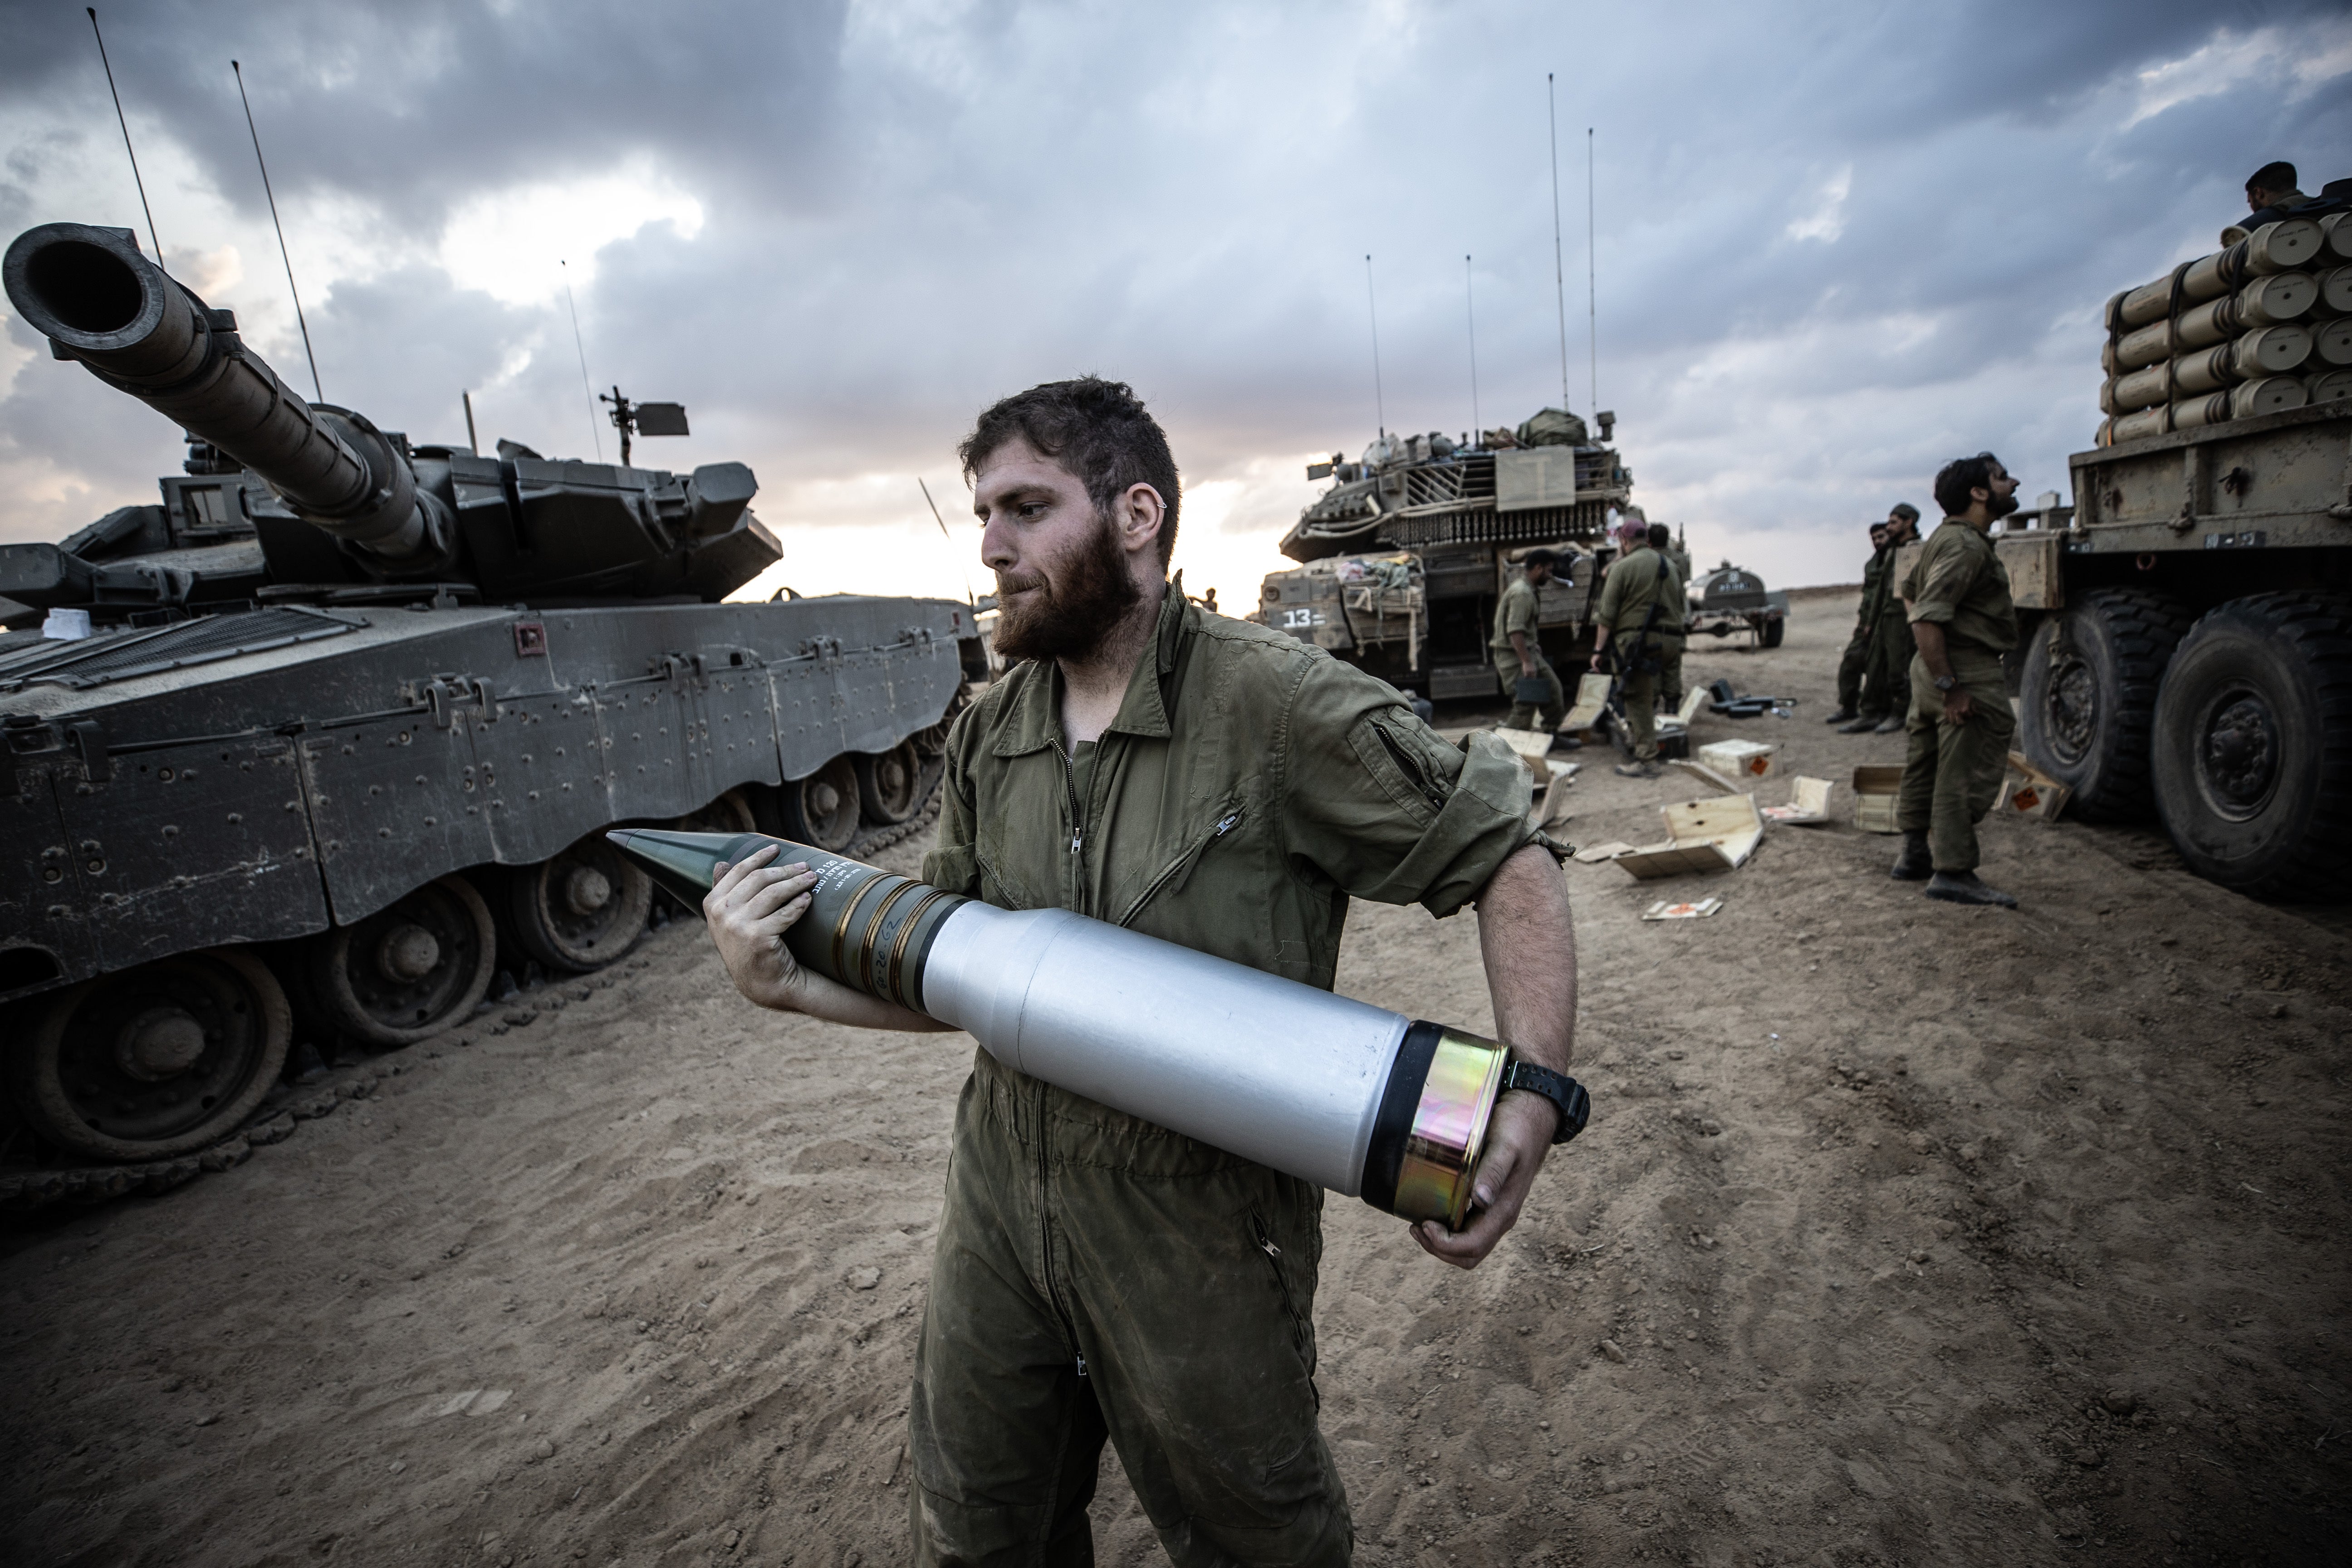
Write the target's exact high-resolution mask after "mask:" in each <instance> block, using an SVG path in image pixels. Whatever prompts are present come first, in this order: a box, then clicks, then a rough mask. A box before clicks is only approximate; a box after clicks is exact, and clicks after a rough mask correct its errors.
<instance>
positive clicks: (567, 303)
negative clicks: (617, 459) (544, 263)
mask: <svg viewBox="0 0 2352 1568" xmlns="http://www.w3.org/2000/svg"><path fill="white" fill-rule="evenodd" d="M556 265H557V266H558V267H561V268H563V308H564V309H565V310H569V311H571V312H572V348H573V349H574V350H575V351H577V352H578V353H579V355H580V390H581V391H582V392H583V393H585V394H586V395H587V397H588V439H589V440H590V441H591V442H592V443H593V444H594V446H595V448H596V460H597V461H598V462H600V463H601V462H603V461H604V433H603V432H602V431H600V430H598V429H597V428H596V425H597V419H596V389H595V387H593V385H591V384H589V381H588V345H587V343H586V342H583V341H582V339H581V336H580V307H579V306H578V305H575V304H573V303H572V263H570V262H569V261H558V262H557V263H556Z"/></svg>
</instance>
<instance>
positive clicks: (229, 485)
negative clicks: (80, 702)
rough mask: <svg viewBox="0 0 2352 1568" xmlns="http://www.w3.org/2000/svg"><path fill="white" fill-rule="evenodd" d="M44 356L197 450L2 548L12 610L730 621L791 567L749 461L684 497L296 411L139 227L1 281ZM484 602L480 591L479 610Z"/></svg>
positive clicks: (582, 469) (77, 229)
mask: <svg viewBox="0 0 2352 1568" xmlns="http://www.w3.org/2000/svg"><path fill="white" fill-rule="evenodd" d="M0 279H5V286H6V289H7V291H8V297H9V299H10V300H11V301H12V302H13V303H14V304H15V305H16V310H18V312H19V313H20V314H22V315H23V316H24V318H25V320H26V322H28V323H29V324H30V325H31V326H33V327H34V328H35V329H36V330H37V331H40V332H42V333H44V334H45V335H46V336H47V338H48V340H49V342H50V345H51V352H52V353H55V354H56V356H57V357H58V358H59V359H67V360H78V361H79V362H80V363H82V364H83V365H84V366H85V367H86V368H87V369H88V370H89V372H90V373H91V374H94V375H96V376H97V377H98V378H99V379H100V380H101V381H103V382H105V383H106V384H108V385H110V386H112V387H115V388H117V389H119V390H121V391H122V392H125V393H128V394H130V395H131V396H134V397H136V398H138V399H139V400H140V401H141V402H142V403H145V404H146V405H148V406H149V407H151V408H153V409H154V410H155V411H156V412H158V413H159V414H162V415H163V416H165V417H167V418H169V419H171V420H172V421H173V423H175V424H177V425H178V426H180V427H181V428H182V429H184V430H185V431H186V432H187V433H188V437H189V440H190V442H191V445H192V446H193V447H194V456H193V457H192V458H191V459H190V461H189V463H188V468H189V473H190V476H191V477H190V478H189V479H165V480H164V481H163V489H164V501H163V505H162V506H159V507H134V508H125V509H123V510H121V511H118V512H116V513H114V514H112V515H111V516H110V517H108V518H106V519H103V520H101V521H100V522H98V523H97V524H94V525H93V526H92V527H90V528H88V529H85V530H83V531H81V532H80V533H79V534H76V535H75V536H74V537H72V538H71V539H68V540H67V541H65V542H63V543H61V544H20V545H10V546H6V547H5V548H0V595H5V596H7V597H9V598H12V599H16V600H17V601H19V602H21V603H24V604H27V605H35V606H48V607H55V606H61V605H67V606H70V605H86V606H90V607H93V608H96V609H99V610H100V611H101V612H106V611H110V610H120V611H122V612H135V611H136V610H138V609H139V608H141V607H142V606H147V607H152V606H155V605H167V606H169V605H191V604H202V603H205V602H206V601H212V602H218V601H222V600H244V599H262V600H265V601H274V602H288V601H299V600H305V599H308V600H313V601H319V600H334V599H341V600H347V601H348V600H367V601H373V602H381V601H383V600H385V599H388V598H398V597H402V596H411V595H422V596H434V597H440V598H443V599H444V600H445V602H446V599H447V598H449V597H451V596H454V597H456V598H457V599H458V600H459V601H463V600H466V599H471V598H486V599H491V600H497V601H502V602H511V601H515V600H522V601H526V602H529V601H533V600H538V599H542V598H548V597H551V596H562V597H566V598H578V597H583V596H593V597H611V598H614V599H620V600H626V599H647V598H666V599H667V598H677V597H688V598H693V599H699V600H704V601H711V602H715V601H717V600H719V599H720V598H723V597H724V596H725V595H727V594H728V593H729V592H730V590H732V589H735V588H738V587H740V586H741V585H742V584H745V583H747V582H749V581H751V578H752V577H754V576H756V575H758V574H759V573H760V572H761V571H762V570H763V569H764V568H766V567H767V566H768V565H770V564H771V563H773V562H775V561H776V560H778V559H779V558H780V556H781V554H782V552H781V550H780V548H779V547H778V545H777V542H776V541H775V538H774V536H773V535H772V534H770V533H769V532H768V531H767V530H766V529H764V528H762V527H761V525H760V523H759V521H757V520H756V519H755V518H753V517H752V516H751V513H750V512H749V511H748V510H746V509H747V507H748V505H749V503H750V501H751V496H752V493H753V491H754V490H755V489H757V484H756V481H754V480H753V479H752V477H751V469H750V468H746V467H745V466H744V465H742V464H740V463H713V464H709V465H706V466H704V467H702V468H697V469H696V470H695V471H694V472H693V474H691V475H690V476H688V477H686V478H684V479H681V478H679V477H677V476H676V475H674V474H670V473H667V472H666V471H662V470H657V469H644V468H622V467H615V466H611V465H606V464H602V463H583V462H553V461H549V460H547V459H544V458H541V457H540V456H539V455H538V454H537V453H535V452H533V451H531V450H530V448H528V447H520V446H517V445H514V444H512V443H509V442H501V443H499V451H498V453H497V454H496V455H495V456H487V457H486V456H484V455H482V454H479V453H477V452H475V451H473V450H472V449H471V448H469V447H435V446H427V447H412V446H411V445H410V444H409V442H408V440H407V438H406V437H404V436H403V435H401V434H399V433H398V432H389V431H384V430H381V429H379V428H377V426H375V425H374V424H373V423H372V422H371V421H370V420H369V419H368V418H367V417H366V416H364V415H362V414H359V413H356V412H353V411H352V410H351V409H347V408H340V407H336V406H334V405H331V404H323V403H320V404H313V403H309V402H306V401H304V400H303V399H302V398H301V397H299V396H298V395H296V394H295V393H294V392H293V391H292V390H291V389H289V387H288V386H287V385H286V384H285V383H284V382H283V381H281V380H279V379H278V376H277V374H275V373H274V372H272V371H271V370H270V368H269V366H268V364H266V363H263V361H262V360H261V358H260V356H259V355H257V354H256V353H254V352H253V351H252V350H251V349H250V348H248V347H247V346H246V345H245V344H244V343H243V342H241V341H240V340H239V338H238V336H237V331H236V317H235V316H234V314H233V313H231V312H230V311H227V310H214V309H212V308H211V307H209V306H207V305H206V304H205V302H204V300H201V299H199V298H197V296H196V295H195V293H194V291H193V290H191V289H188V288H186V287H185V286H184V285H183V284H180V283H177V282H175V281H173V279H170V278H169V277H167V276H165V275H164V273H163V269H162V268H159V267H157V266H156V265H155V264H154V263H153V262H152V261H151V260H149V259H148V258H146V257H145V256H143V255H142V254H141V253H140V250H139V246H138V242H137V240H136V238H135V237H133V235H132V234H131V231H130V230H128V229H118V228H99V227H93V226H89V225H84V224H69V223H53V224H44V225H42V226H39V227H37V228H33V229H28V230H26V232H25V233H23V234H21V235H19V236H18V237H16V241H15V243H13V244H12V245H10V246H9V247H8V251H7V255H6V258H5V262H0ZM467 590H471V592H470V593H469V592H467Z"/></svg>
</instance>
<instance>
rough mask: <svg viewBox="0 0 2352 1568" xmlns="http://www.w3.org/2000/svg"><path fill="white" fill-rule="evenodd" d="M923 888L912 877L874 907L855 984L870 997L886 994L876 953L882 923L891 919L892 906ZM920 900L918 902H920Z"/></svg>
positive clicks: (859, 948)
mask: <svg viewBox="0 0 2352 1568" xmlns="http://www.w3.org/2000/svg"><path fill="white" fill-rule="evenodd" d="M921 887H922V884H921V883H920V882H918V881H916V880H915V879H912V878H911V877H910V878H908V879H906V880H905V881H902V882H900V883H899V884H898V886H897V887H895V888H893V889H890V890H889V891H888V892H887V893H885V894H884V895H883V896H882V900H881V901H880V902H879V903H877V904H876V905H875V906H874V918H873V919H871V920H869V921H866V937H865V940H864V941H862V942H859V943H858V944H857V978H856V981H855V982H854V983H853V984H856V986H857V988H858V989H859V990H861V991H863V992H865V993H866V994H867V995H869V996H881V995H883V994H884V993H883V990H882V974H881V968H882V959H881V957H880V956H879V955H878V954H877V953H876V952H875V951H874V947H875V942H876V941H877V938H879V937H880V936H881V934H882V922H883V921H886V920H887V919H889V918H890V908H891V906H892V905H894V904H896V903H897V902H898V900H900V899H903V898H905V897H906V896H907V895H908V893H912V892H916V891H918V890H919V889H921ZM919 901H920V900H918V902H919Z"/></svg>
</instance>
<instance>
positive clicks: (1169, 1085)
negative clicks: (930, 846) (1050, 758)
mask: <svg viewBox="0 0 2352 1568" xmlns="http://www.w3.org/2000/svg"><path fill="white" fill-rule="evenodd" d="M605 837H608V838H609V839H611V840H612V841H613V843H614V844H615V845H617V846H619V847H620V848H621V849H622V850H623V851H624V852H625V853H627V854H629V855H631V856H633V857H635V858H636V859H637V860H638V861H639V862H641V863H642V864H643V865H644V866H645V867H646V869H647V870H648V871H650V872H651V873H652V874H653V876H654V878H655V879H656V880H657V881H659V882H660V883H661V884H662V885H663V886H664V887H666V888H667V889H669V890H670V891H671V892H673V893H675V894H676V895H677V896H678V897H680V898H682V899H685V900H688V901H689V902H691V903H694V904H696V905H699V904H700V902H701V901H702V899H703V897H704V895H706V894H708V893H709V891H710V889H711V886H712V884H713V882H714V881H715V880H716V876H715V873H716V871H717V868H718V867H719V865H720V864H721V863H728V864H733V863H737V862H740V861H741V860H744V859H746V858H749V857H751V855H753V854H754V853H756V852H758V851H759V850H760V849H761V848H764V847H768V846H770V845H775V846H778V847H779V850H778V854H777V856H776V858H775V860H774V861H772V864H777V865H783V864H789V863H791V862H793V861H805V862H806V863H807V865H808V868H809V869H810V870H812V871H814V872H815V873H816V875H817V885H816V888H815V889H814V894H813V896H812V898H811V900H810V906H809V909H808V911H807V912H806V913H805V914H803V916H802V917H801V918H800V920H799V921H797V922H795V923H794V924H793V928H792V929H791V931H788V932H787V933H786V934H785V938H784V942H785V946H786V947H787V948H788V949H789V950H790V951H791V952H792V954H793V958H794V959H795V960H796V961H797V962H799V963H801V964H803V966H805V967H807V968H809V969H811V970H813V971H814V972H815V973H819V974H823V975H824V976H826V977H827V978H829V979H833V980H836V981H839V982H840V983H841V984H845V985H848V986H851V987H852V988H854V989H856V990H858V991H862V992H865V993H866V994H868V995H871V996H877V997H881V998H883V999H885V1000H887V1001H891V1002H896V1003H898V1004H900V1005H903V1006H906V1007H908V1008H911V1009H913V1010H915V1011H916V1012H919V1013H922V1014H925V1015H926V1016H930V1017H933V1018H937V1019H939V1020H940V1022H942V1023H946V1024H951V1025H953V1026H956V1027H958V1028H960V1029H963V1030H965V1031H967V1032H969V1033H970V1034H971V1036H972V1037H973V1038H975V1039H977V1040H978V1041H979V1042H980V1044H981V1046H982V1047H983V1048H984V1049H986V1050H987V1052H988V1053H989V1054H990V1055H991V1056H992V1057H994V1058H996V1059H997V1060H999V1061H1001V1062H1003V1064H1004V1065H1005V1066H1007V1067H1010V1068H1014V1069H1015V1070H1017V1071H1021V1072H1025V1073H1028V1074H1031V1075H1032V1076H1034V1077H1036V1078H1040V1079H1045V1081H1046V1082H1047V1083H1050V1084H1053V1085H1055V1087H1057V1088H1060V1089H1067V1090H1069V1091H1070V1092H1072V1093H1074V1094H1080V1095H1084V1096H1085V1097H1087V1099H1089V1100H1097V1101H1098V1102H1100V1103H1101V1104H1104V1105H1107V1106H1109V1107H1110V1108H1111V1109H1112V1110H1121V1111H1125V1112H1126V1113H1127V1114H1129V1115H1130V1116H1135V1117H1139V1118H1141V1119H1142V1120H1144V1121H1150V1122H1154V1123H1157V1124H1158V1125H1160V1126H1162V1127H1166V1128H1168V1129H1170V1130H1171V1131H1177V1132H1181V1133H1182V1134H1184V1135H1185V1136H1186V1137H1188V1138H1194V1139H1198V1140H1199V1141H1200V1142H1203V1143H1207V1144H1210V1145H1212V1146H1213V1147H1215V1148H1219V1149H1223V1150H1225V1151H1227V1152H1230V1153H1234V1154H1238V1155H1241V1156H1242V1157H1244V1159H1249V1160H1254V1161H1255V1162H1257V1163H1260V1164H1262V1165H1268V1166H1271V1167H1273V1168H1274V1169H1275V1170H1277V1171H1281V1172H1284V1173H1286V1174H1289V1175H1293V1176H1297V1177H1299V1178H1300V1179H1302V1180H1305V1181H1309V1182H1313V1183H1315V1184H1317V1185H1318V1186H1322V1187H1327V1188H1328V1189H1330V1190H1331V1191H1333V1192H1336V1193H1339V1194H1345V1195H1348V1196H1360V1197H1361V1198H1362V1199H1363V1200H1364V1201H1365V1202H1366V1203H1368V1204H1370V1205H1372V1206H1373V1207H1375V1208H1378V1209H1382V1210H1385V1211H1386V1212H1388V1213H1390V1214H1393V1215H1400V1216H1402V1217H1403V1218H1405V1219H1410V1220H1423V1219H1438V1220H1443V1221H1444V1222H1445V1223H1446V1224H1447V1225H1448V1226H1452V1227H1454V1228H1455V1229H1459V1228H1460V1227H1461V1226H1462V1224H1463V1222H1464V1221H1465V1219H1466V1218H1467V1217H1468V1214H1469V1208H1470V1194H1471V1176H1472V1174H1473V1173H1474V1172H1475V1169H1476V1166H1477V1163H1478V1156H1479V1154H1480V1153H1481V1152H1483V1150H1484V1148H1485V1146H1486V1128H1487V1123H1488V1121H1489V1119H1490V1117H1491V1116H1492V1115H1493V1112H1494V1108H1495V1100H1496V1094H1497V1092H1498V1090H1499V1089H1500V1087H1501V1081H1502V1074H1503V1068H1504V1067H1505V1065H1506V1062H1507V1056H1508V1053H1507V1051H1506V1050H1505V1049H1504V1048H1503V1047H1500V1046H1498V1045H1496V1043H1495V1042H1494V1041H1492V1040H1486V1039H1482V1038H1480V1037H1477V1036H1475V1035H1472V1034H1468V1033H1465V1032H1464V1031H1462V1030H1458V1029H1453V1028H1448V1027H1446V1026H1443V1025H1439V1024H1433V1023H1428V1022H1425V1021H1420V1020H1414V1019H1410V1018H1407V1017H1405V1016H1402V1014H1398V1013H1391V1012H1389V1011H1387V1010H1386V1009H1384V1008H1380V1007H1374V1006H1371V1005H1368V1004H1366V1003H1362V1002H1357V1001H1353V1000H1350V999H1349V998H1348V997H1345V996H1335V995H1333V994H1331V993H1329V992H1328V991H1318V990H1317V989H1316V988H1315V987H1313V986H1311V985H1303V984H1299V983H1298V982H1297V981H1295V980H1285V979H1283V978H1281V977H1280V976H1278V975H1273V974H1267V973H1263V972H1262V971H1259V970H1255V969H1251V968H1249V967H1248V966H1246V965H1244V964H1239V963H1232V962H1231V961H1229V960H1226V959H1222V958H1216V957H1213V956H1212V955H1210V954H1208V953H1204V952H1194V951H1193V950H1192V949H1191V948H1187V947H1180V946H1178V945H1177V944H1176V943H1174V942H1162V941H1160V939H1159V938H1157V937H1150V936H1145V935H1143V934H1142V933H1140V932H1139V931H1128V930H1125V929H1123V928H1121V927H1118V926H1114V925H1111V924H1108V923H1107V922H1105V921H1097V920H1089V919H1087V917H1086V916H1084V915H1078V914H1073V913H1071V912H1070V911H1069V910H1000V909H997V908H996V907H994V906H993V905H991V904H984V903H981V902H979V901H977V900H971V899H967V898H964V897H962V896H961V894H956V893H950V892H947V891H944V890H943V889H938V888H933V887H929V886H927V885H926V884H924V883H922V882H919V881H917V880H915V879H913V878H910V877H903V876H899V875H898V874H897V873H895V872H889V871H884V870H882V869H880V868H877V867H873V866H868V865H865V864H864V863H862V862H860V861H856V860H851V859H847V858H845V857H842V856H838V855H831V854H828V853H826V852H825V851H824V850H822V849H814V848H811V847H808V846H806V845H802V844H793V843H791V842H789V841H787V840H783V839H777V838H770V837H766V836H764V835H761V834H757V833H745V834H722V833H676V832H670V831H667V830H664V829H656V828H620V829H616V830H614V831H613V832H611V833H608V834H606V835H605Z"/></svg>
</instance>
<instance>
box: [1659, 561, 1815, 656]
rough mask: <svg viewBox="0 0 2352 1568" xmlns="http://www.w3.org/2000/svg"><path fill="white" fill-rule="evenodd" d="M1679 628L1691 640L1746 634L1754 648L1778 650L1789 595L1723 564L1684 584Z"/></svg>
mask: <svg viewBox="0 0 2352 1568" xmlns="http://www.w3.org/2000/svg"><path fill="white" fill-rule="evenodd" d="M1683 593H1684V595H1685V598H1686V599H1687V600H1688V604H1687V605H1686V606H1685V609H1684V611H1683V626H1684V629H1685V632H1686V633H1687V634H1688V635H1689V636H1691V637H1718V638H1720V637H1733V636H1736V635H1738V633H1741V632H1746V633H1747V634H1748V637H1749V638H1750V639H1751V642H1750V646H1751V647H1780V643H1781V639H1782V638H1784V637H1787V636H1788V634H1789V595H1787V594H1785V593H1782V592H1780V591H1779V590H1778V589H1772V588H1767V587H1765V586H1764V579H1763V578H1761V577H1759V576H1758V575H1757V574H1755V573H1753V572H1750V571H1748V569H1747V568H1745V567H1742V566H1734V565H1733V564H1732V563H1730V562H1728V561H1727V562H1725V563H1723V564H1722V565H1720V566H1717V568H1716V569H1715V570H1714V571H1712V572H1703V573H1701V574H1698V575H1697V576H1696V577H1694V578H1692V579H1691V580H1690V581H1689V582H1688V583H1686V584H1684V587H1683Z"/></svg>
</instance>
